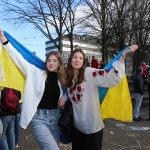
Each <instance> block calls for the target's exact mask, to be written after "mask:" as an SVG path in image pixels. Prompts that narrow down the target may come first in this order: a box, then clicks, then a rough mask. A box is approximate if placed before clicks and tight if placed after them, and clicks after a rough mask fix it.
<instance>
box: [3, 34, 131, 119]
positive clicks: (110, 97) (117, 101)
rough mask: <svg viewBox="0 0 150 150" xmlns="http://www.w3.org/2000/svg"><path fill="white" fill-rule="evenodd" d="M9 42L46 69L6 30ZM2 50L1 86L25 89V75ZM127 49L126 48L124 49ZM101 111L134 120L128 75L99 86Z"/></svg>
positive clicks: (108, 115)
mask: <svg viewBox="0 0 150 150" xmlns="http://www.w3.org/2000/svg"><path fill="white" fill-rule="evenodd" d="M4 34H5V36H6V38H7V39H8V40H9V42H10V43H11V44H12V45H13V46H14V47H15V48H16V49H17V51H18V52H19V53H20V54H21V55H22V56H23V57H24V58H25V59H26V61H28V62H29V63H31V64H33V65H35V66H36V67H38V68H40V69H42V70H43V69H44V68H45V65H44V62H43V61H42V60H40V59H39V58H38V57H37V56H35V55H34V54H32V52H30V51H29V50H28V49H27V48H25V47H24V46H23V45H22V44H20V43H19V42H18V41H17V40H15V39H14V38H13V37H12V36H10V35H9V34H8V33H7V32H4ZM1 48H2V50H1V52H0V86H4V87H10V88H14V89H17V90H20V91H23V90H24V84H25V77H24V75H23V74H22V73H21V71H20V70H19V69H18V68H17V66H16V65H15V64H14V62H13V61H12V60H11V58H10V57H9V55H8V53H7V51H6V50H5V49H4V47H3V46H2V47H1ZM124 50H126V49H124ZM124 50H122V51H121V52H120V53H119V54H118V55H117V56H116V57H115V58H114V59H113V60H111V61H110V62H109V64H108V65H107V66H106V67H105V69H111V68H112V63H113V62H114V61H116V60H118V59H119V58H120V56H121V54H122V53H123V51H124ZM99 94H100V103H101V106H100V107H101V112H102V117H103V118H113V119H117V120H121V121H131V120H132V103H131V97H130V93H129V88H128V83H127V79H126V76H124V78H123V79H122V81H121V82H120V83H119V84H118V85H117V86H115V87H111V88H102V87H99Z"/></svg>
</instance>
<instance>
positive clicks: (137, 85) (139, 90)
mask: <svg viewBox="0 0 150 150" xmlns="http://www.w3.org/2000/svg"><path fill="white" fill-rule="evenodd" d="M142 74H143V69H142V67H138V68H137V69H136V74H135V76H134V78H133V86H134V94H135V106H134V110H133V120H134V121H140V120H141V119H142V118H141V115H140V107H141V104H142V100H143V94H144V81H143V77H142Z"/></svg>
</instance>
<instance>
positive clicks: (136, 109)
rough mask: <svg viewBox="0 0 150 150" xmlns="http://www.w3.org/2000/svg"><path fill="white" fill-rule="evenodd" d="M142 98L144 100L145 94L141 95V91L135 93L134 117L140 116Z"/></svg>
mask: <svg viewBox="0 0 150 150" xmlns="http://www.w3.org/2000/svg"><path fill="white" fill-rule="evenodd" d="M142 100H143V95H141V94H140V93H135V106H134V110H133V117H134V118H138V117H140V107H141V104H142Z"/></svg>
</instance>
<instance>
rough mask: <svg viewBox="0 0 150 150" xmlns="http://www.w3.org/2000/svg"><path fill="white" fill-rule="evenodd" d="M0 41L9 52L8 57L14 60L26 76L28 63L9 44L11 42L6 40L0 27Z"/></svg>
mask: <svg viewBox="0 0 150 150" xmlns="http://www.w3.org/2000/svg"><path fill="white" fill-rule="evenodd" d="M0 41H1V42H2V44H3V46H4V47H5V49H6V50H7V52H8V53H9V55H10V57H11V58H12V60H13V61H14V63H15V64H16V65H17V67H18V68H19V69H20V70H21V72H22V73H23V74H24V75H25V76H26V75H27V72H28V69H29V66H30V65H31V64H29V63H28V62H27V61H26V60H25V59H24V58H23V56H22V55H21V54H20V53H19V52H18V51H17V50H16V49H15V48H14V47H13V46H12V45H11V43H10V42H9V41H8V40H7V38H6V37H5V36H4V33H3V31H2V30H1V29H0Z"/></svg>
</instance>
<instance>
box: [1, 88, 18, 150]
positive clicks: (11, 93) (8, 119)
mask: <svg viewBox="0 0 150 150" xmlns="http://www.w3.org/2000/svg"><path fill="white" fill-rule="evenodd" d="M20 98H21V94H20V91H17V90H15V89H10V88H4V89H3V90H2V91H1V103H0V104H1V105H0V117H1V120H2V123H3V133H2V136H1V138H0V148H1V149H2V150H15V133H14V123H15V115H16V110H17V107H18V105H19V99H20ZM12 101H13V102H12Z"/></svg>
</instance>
